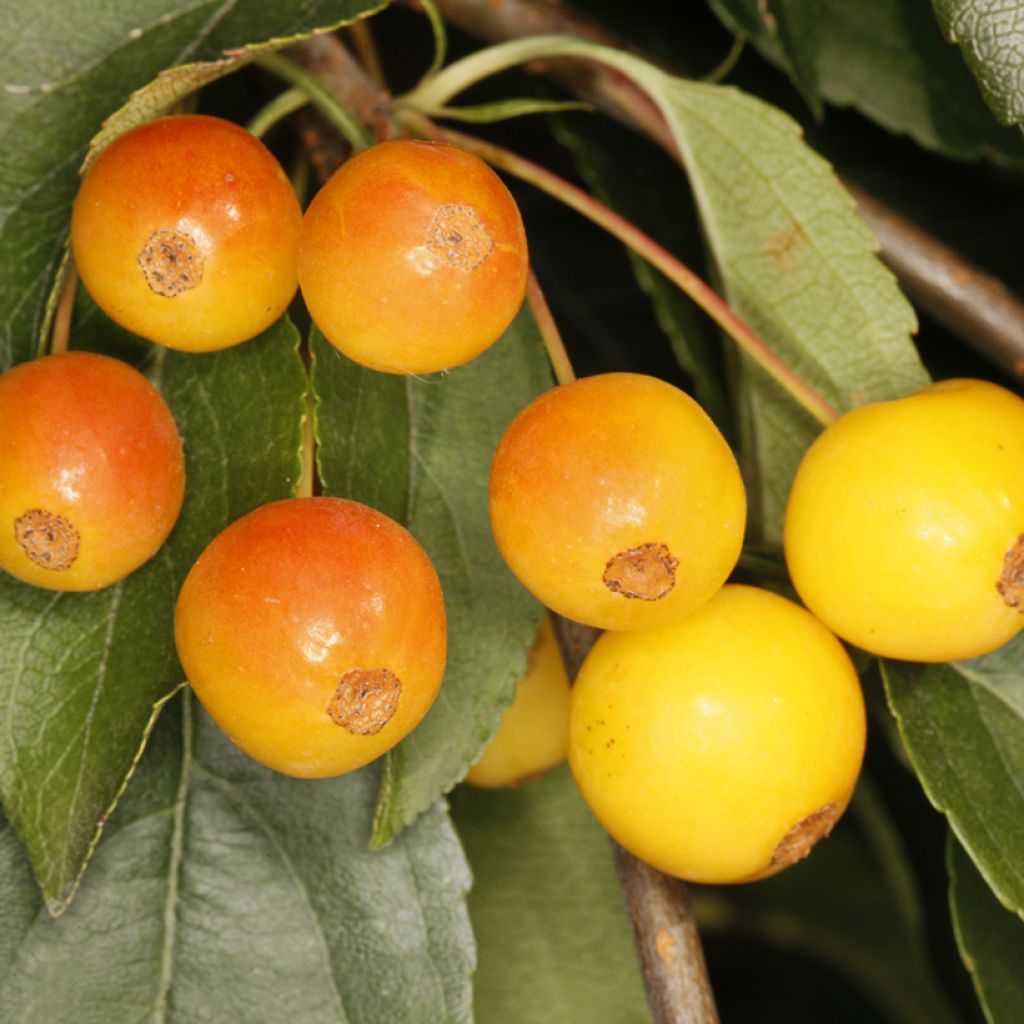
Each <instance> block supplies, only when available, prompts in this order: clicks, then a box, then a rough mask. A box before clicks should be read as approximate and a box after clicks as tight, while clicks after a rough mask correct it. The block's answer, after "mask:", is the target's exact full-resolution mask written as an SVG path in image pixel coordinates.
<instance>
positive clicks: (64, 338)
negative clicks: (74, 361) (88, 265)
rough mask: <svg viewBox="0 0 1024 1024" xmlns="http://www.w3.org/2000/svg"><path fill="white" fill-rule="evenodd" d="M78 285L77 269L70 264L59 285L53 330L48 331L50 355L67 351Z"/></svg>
mask: <svg viewBox="0 0 1024 1024" xmlns="http://www.w3.org/2000/svg"><path fill="white" fill-rule="evenodd" d="M77 287H78V271H77V270H75V265H74V264H73V263H71V265H70V266H69V267H68V269H67V273H66V274H65V275H64V283H63V285H61V290H60V298H59V299H58V300H57V308H56V310H55V311H54V314H53V330H52V331H51V333H50V347H49V351H50V353H51V354H52V355H55V354H56V353H58V352H67V350H68V345H69V344H70V341H71V321H72V318H73V316H74V312H75V292H76V290H77Z"/></svg>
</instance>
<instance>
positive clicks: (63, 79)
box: [0, 0, 381, 369]
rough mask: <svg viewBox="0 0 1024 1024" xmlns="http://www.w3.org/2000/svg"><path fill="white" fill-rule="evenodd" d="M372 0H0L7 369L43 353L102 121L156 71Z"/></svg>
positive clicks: (367, 6) (361, 8)
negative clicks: (50, 307) (53, 292)
mask: <svg viewBox="0 0 1024 1024" xmlns="http://www.w3.org/2000/svg"><path fill="white" fill-rule="evenodd" d="M380 6H381V3H380V2H377V0H374V2H371V0H311V2H309V3H305V4H302V5H293V4H283V5H282V4H271V5H267V4H265V3H263V2H261V0H238V2H236V3H232V4H227V5H225V4H220V3H216V2H213V0H203V2H198V3H193V4H190V5H186V6H184V7H181V6H175V5H174V4H172V3H170V2H169V0H113V2H110V3H104V4H102V5H99V6H97V5H94V4H80V3H72V2H70V0H63V2H60V3H48V4H20V3H16V2H14V0H0V23H2V24H3V25H4V35H3V41H2V43H0V59H2V61H3V65H4V86H3V89H2V90H0V144H2V147H3V152H4V154H5V156H4V173H3V174H2V175H0V310H2V311H3V312H2V313H0V369H6V367H7V366H9V365H10V364H12V363H15V362H20V361H21V360H23V359H27V358H29V357H30V356H31V355H33V354H34V353H35V352H36V351H37V350H38V344H39V338H40V335H41V333H42V331H43V329H44V321H45V317H46V304H47V295H48V293H49V290H50V283H51V280H52V279H53V277H54V275H55V273H56V271H57V268H58V266H59V264H60V262H61V259H62V257H63V251H64V239H65V235H66V231H67V222H68V216H69V211H70V207H71V202H72V200H73V198H74V194H75V191H76V189H77V182H78V178H77V172H78V168H79V166H80V165H81V163H82V159H83V157H84V155H85V151H86V147H87V146H88V143H89V140H90V139H91V138H92V136H93V135H94V134H96V132H97V131H98V130H99V127H100V123H101V122H102V121H103V119H104V118H105V117H107V116H108V115H109V114H111V113H113V112H114V111H115V110H117V109H118V108H119V107H120V106H121V105H122V104H123V103H125V101H126V100H127V99H128V98H129V96H131V94H132V93H133V92H134V91H135V90H136V89H140V88H141V87H143V86H144V85H146V84H147V83H148V82H150V81H151V80H152V79H153V78H154V77H155V76H156V75H157V74H158V73H159V72H161V71H163V70H164V69H166V68H169V67H171V66H173V65H176V64H187V63H193V62H196V61H204V60H215V59H217V58H219V57H220V56H221V54H222V53H223V52H224V51H225V50H229V49H233V48H237V47H241V46H245V45H246V44H249V43H256V42H262V41H266V40H269V39H273V38H275V37H292V36H296V35H298V34H302V33H309V32H312V31H313V30H314V29H316V28H323V27H327V26H330V25H337V24H339V23H342V22H346V21H351V20H353V19H355V18H357V17H359V16H360V15H362V14H365V13H367V12H369V11H372V10H376V9H378V8H379V7H380Z"/></svg>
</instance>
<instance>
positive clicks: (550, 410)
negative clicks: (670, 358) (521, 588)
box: [490, 373, 746, 629]
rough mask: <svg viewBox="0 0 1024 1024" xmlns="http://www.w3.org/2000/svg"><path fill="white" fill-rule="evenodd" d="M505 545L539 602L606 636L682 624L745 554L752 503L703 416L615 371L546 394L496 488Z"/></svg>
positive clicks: (495, 475) (521, 418) (518, 432)
mask: <svg viewBox="0 0 1024 1024" xmlns="http://www.w3.org/2000/svg"><path fill="white" fill-rule="evenodd" d="M490 513H491V525H492V528H493V530H494V537H495V540H496V541H497V543H498V547H499V549H500V550H501V553H502V555H503V556H504V558H505V561H506V562H507V563H508V565H509V567H510V568H511V569H512V571H513V572H514V573H515V574H516V576H517V577H518V578H519V579H520V581H521V582H522V583H523V584H524V585H525V586H526V587H527V589H529V590H530V591H531V592H532V593H533V594H534V595H535V596H536V597H537V598H538V599H539V600H540V601H542V602H543V603H544V604H545V605H547V606H548V607H549V608H551V609H553V610H554V611H556V612H559V613H560V614H561V615H564V616H566V617H567V618H570V619H575V620H576V621H577V622H583V623H586V624H588V625H592V626H597V627H599V628H601V629H639V628H642V627H645V626H652V625H659V624H661V623H665V622H671V621H673V620H675V619H678V618H681V617H682V616H683V615H686V614H687V613H688V612H690V611H692V610H693V609H694V608H696V607H697V606H699V605H700V604H702V603H703V602H704V601H706V600H707V599H708V598H709V597H711V595H712V594H714V593H715V591H716V590H718V588H719V587H720V586H721V585H722V584H723V583H724V582H725V580H726V578H727V577H728V575H729V573H730V572H731V571H732V569H733V567H734V566H735V564H736V560H737V559H738V558H739V553H740V547H741V545H742V542H743V528H744V523H745V519H746V496H745V492H744V489H743V482H742V480H741V479H740V473H739V469H738V468H737V466H736V460H735V459H734V458H733V455H732V452H731V451H730V450H729V446H728V445H727V444H726V442H725V440H724V438H723V437H722V435H721V434H720V433H719V432H718V430H717V428H716V427H715V425H714V424H713V423H712V422H711V420H710V419H709V417H708V416H707V414H706V413H705V412H704V411H703V410H702V409H701V408H700V406H699V405H698V404H697V403H696V402H695V401H694V400H693V399H692V398H690V397H689V395H687V394H685V393H684V392H682V391H680V390H679V389H678V388H676V387H673V386H672V385H671V384H667V383H666V382H664V381H661V380H658V379H656V378H654V377H647V376H644V375H641V374H634V373H608V374H601V375H598V376H595V377H585V378H582V379H580V380H577V381H574V382H573V383H571V384H564V385H562V386H560V387H557V388H553V389H552V390H550V391H548V392H546V393H545V394H543V395H541V396H540V397H539V398H537V399H535V400H534V401H533V402H532V403H531V404H530V405H528V406H527V407H526V408H525V409H524V410H522V412H520V413H519V415H518V416H517V417H516V418H515V419H514V420H513V421H512V423H511V425H510V426H509V428H508V429H507V431H506V432H505V435H504V436H503V437H502V439H501V442H500V443H499V445H498V448H497V451H496V452H495V455H494V461H493V463H492V466H491V478H490Z"/></svg>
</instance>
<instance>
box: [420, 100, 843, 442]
mask: <svg viewBox="0 0 1024 1024" xmlns="http://www.w3.org/2000/svg"><path fill="white" fill-rule="evenodd" d="M402 120H403V121H404V122H405V124H406V125H408V126H409V127H410V128H411V129H413V130H415V131H417V132H420V133H422V134H424V135H426V136H428V137H431V138H434V139H438V140H440V141H445V142H451V143H454V144H455V145H457V146H461V147H462V148H463V149H468V150H470V151H471V152H473V153H476V155H477V156H479V157H481V158H482V159H484V160H486V161H487V162H488V163H491V164H493V165H494V166H495V167H498V168H500V169H501V170H504V171H507V172H508V173H509V174H513V175H515V176H516V177H517V178H519V179H521V180H522V181H526V182H529V183H530V184H531V185H533V186H535V187H536V188H539V189H540V190H541V191H543V192H546V193H547V194H548V195H551V196H554V198H556V199H558V200H560V201H561V202H563V203H565V204H566V206H569V207H571V208H572V209H574V210H576V212H577V213H581V214H582V215H583V216H584V217H586V218H587V219H588V220H591V221H592V222H593V223H595V224H597V225H598V226H599V227H602V228H604V229H605V230H606V231H607V232H608V233H609V234H611V235H613V236H614V237H615V238H617V239H619V241H620V242H622V243H623V244H624V245H627V246H628V247H629V248H630V249H632V250H633V251H634V252H635V253H636V254H637V255H638V256H642V257H643V258H644V259H645V260H647V262H648V263H650V264H651V266H653V267H655V268H656V269H658V270H660V271H661V272H662V273H663V274H664V275H665V276H666V277H667V278H668V279H669V280H670V281H671V282H672V283H673V284H675V285H676V286H677V287H678V288H679V289H680V290H681V291H683V292H684V293H685V294H686V295H688V296H689V297H690V298H691V299H692V300H693V301H694V302H695V303H697V305H698V306H700V308H701V309H703V310H704V312H705V313H707V314H708V316H710V317H711V319H712V320H714V321H715V323H717V324H718V325H719V327H721V328H722V329H723V330H724V331H725V332H726V333H727V334H728V335H729V336H730V337H731V338H732V339H733V341H735V342H736V344H737V345H738V346H739V347H740V349H742V350H743V351H744V352H745V353H746V354H747V355H748V356H749V357H750V358H751V359H752V360H753V361H754V362H755V363H757V364H758V366H760V367H761V368H762V369H763V370H764V371H765V372H766V373H768V374H769V375H770V376H771V377H772V379H773V380H775V381H776V382H777V383H778V384H779V385H780V386H781V387H782V388H784V389H785V390H786V391H787V392H788V394H789V395H790V396H791V397H792V398H793V399H794V401H796V402H797V403H799V404H800V405H801V406H803V408H804V409H806V410H807V412H809V413H810V414H811V415H812V416H813V417H814V418H815V419H816V420H817V421H818V422H819V423H821V424H822V425H824V426H828V425H829V424H830V423H833V422H834V421H835V420H836V419H838V417H839V413H838V412H837V411H836V409H835V408H834V407H833V406H832V405H831V404H830V403H828V402H827V401H826V400H825V399H824V398H822V396H821V395H819V394H818V392H817V391H815V390H814V389H813V388H812V387H811V386H810V384H808V383H807V382H806V381H805V380H804V379H803V378H802V377H800V376H799V375H798V374H797V373H796V372H794V371H793V370H792V369H791V368H790V367H789V366H788V365H787V364H786V363H785V362H784V361H783V360H782V359H781V358H780V357H779V356H778V355H777V354H776V353H775V352H774V351H773V350H772V349H771V348H769V347H768V345H767V343H766V342H764V341H763V340H762V339H761V338H760V337H759V336H758V335H757V334H756V333H755V332H754V330H753V329H752V328H751V327H750V326H749V325H748V324H747V323H746V322H745V321H743V320H741V319H740V317H738V316H737V315H736V314H735V313H734V312H733V311H732V310H731V309H730V308H729V307H728V305H726V303H725V301H724V300H723V299H722V298H721V296H719V295H718V294H717V293H716V292H715V291H714V290H713V289H712V288H711V287H710V286H709V285H708V284H707V283H706V282H704V281H703V280H702V279H701V278H700V277H698V276H697V275H696V274H695V273H694V272H693V271H692V270H690V269H689V267H687V266H686V265H685V264H684V263H682V262H681V261H680V260H679V259H678V258H677V257H676V256H674V255H673V254H672V253H670V252H669V251H668V250H667V249H665V248H664V247H663V246H661V245H659V244H658V243H657V242H655V241H654V239H653V238H651V237H650V236H649V235H646V234H644V232H642V231H641V230H640V229H639V228H638V227H637V226H636V225H635V224H633V223H631V222H630V221H628V220H626V219H625V218H624V217H622V216H621V215H620V214H618V213H616V212H615V211H614V210H611V209H609V208H608V207H607V206H605V205H604V204H603V203H601V202H599V201H598V200H597V199H595V198H594V197H593V196H591V195H589V194H588V193H587V192H584V191H583V190H582V189H580V188H577V187H576V186H575V185H572V184H570V183H569V182H568V181H566V180H565V179H564V178H560V177H559V176H558V175H556V174H553V173H552V172H551V171H549V170H547V169H546V168H544V167H541V166H539V165H538V164H535V163H533V162H532V161H530V160H527V159H525V158H524V157H521V156H519V155H518V154H516V153H512V152H511V151H509V150H507V149H504V148H503V147H501V146H496V145H494V144H493V143H491V142H485V141H484V140H482V139H478V138H475V137H474V136H471V135H466V134H464V133H463V132H458V131H455V130H453V129H450V128H441V127H440V126H439V125H437V124H435V123H434V122H433V121H431V120H430V119H429V118H426V117H424V116H423V115H421V114H413V113H411V112H403V114H402Z"/></svg>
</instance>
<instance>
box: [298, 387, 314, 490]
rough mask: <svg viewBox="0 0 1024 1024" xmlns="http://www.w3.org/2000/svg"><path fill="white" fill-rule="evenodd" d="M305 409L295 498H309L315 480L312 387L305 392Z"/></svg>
mask: <svg viewBox="0 0 1024 1024" xmlns="http://www.w3.org/2000/svg"><path fill="white" fill-rule="evenodd" d="M305 403H306V409H305V412H304V413H303V416H302V451H301V455H300V458H301V464H302V469H301V471H300V473H299V479H298V480H297V481H296V482H295V497H296V498H311V497H312V496H313V489H314V485H315V482H316V426H315V419H314V407H315V403H316V396H315V395H314V394H313V388H312V387H310V389H309V390H308V391H307V392H306V399H305Z"/></svg>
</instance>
